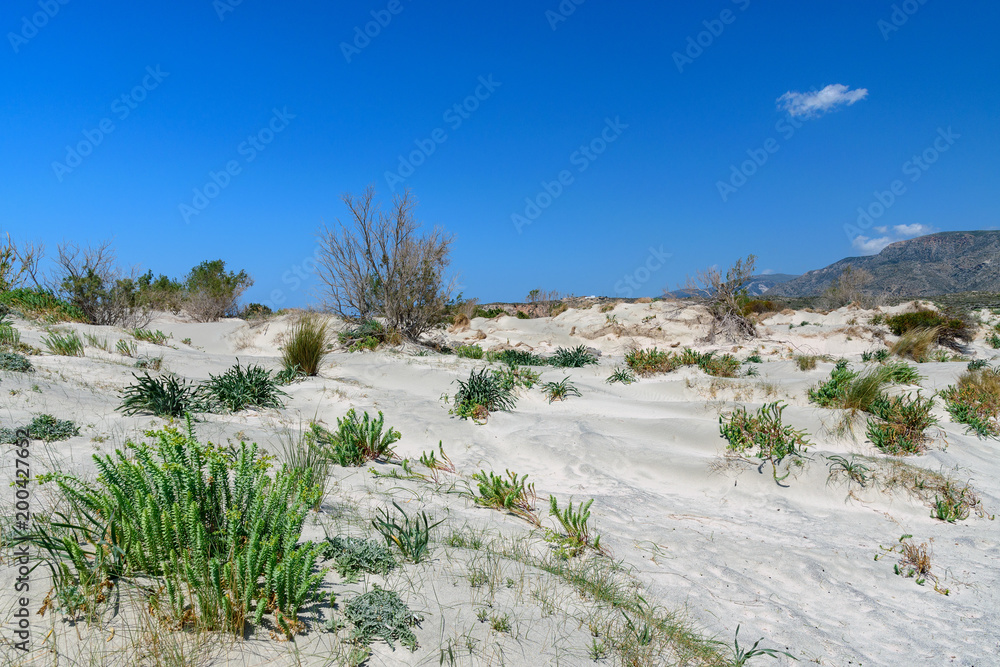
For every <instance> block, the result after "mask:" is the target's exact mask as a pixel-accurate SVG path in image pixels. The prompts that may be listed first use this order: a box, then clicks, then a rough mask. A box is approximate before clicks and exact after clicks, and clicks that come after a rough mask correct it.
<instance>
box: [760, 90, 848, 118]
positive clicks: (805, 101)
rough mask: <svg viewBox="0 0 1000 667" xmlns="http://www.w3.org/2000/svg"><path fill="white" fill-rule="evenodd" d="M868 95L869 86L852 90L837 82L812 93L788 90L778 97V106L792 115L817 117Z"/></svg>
mask: <svg viewBox="0 0 1000 667" xmlns="http://www.w3.org/2000/svg"><path fill="white" fill-rule="evenodd" d="M866 97H868V89H867V88H856V89H854V90H851V89H850V88H849V87H847V86H845V85H844V84H842V83H835V84H831V85H829V86H827V87H826V88H824V89H823V90H820V91H813V92H811V93H799V92H792V91H788V92H787V93H785V94H784V95H782V96H781V97H779V98H778V108H779V109H784V110H785V111H787V112H788V113H789V115H791V116H805V117H806V118H817V117H819V116H822V115H823V114H824V113H826V112H827V111H831V110H833V109H835V108H836V107H839V106H843V105H845V104H846V105H847V106H850V105H852V104H854V103H855V102H860V101H861V100H863V99H865V98H866Z"/></svg>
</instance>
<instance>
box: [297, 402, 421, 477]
mask: <svg viewBox="0 0 1000 667" xmlns="http://www.w3.org/2000/svg"><path fill="white" fill-rule="evenodd" d="M384 428H385V417H384V416H383V415H382V412H381V411H379V413H378V417H377V418H374V419H373V418H371V417H369V416H368V413H367V412H365V413H364V417H361V418H359V417H358V414H357V412H355V411H354V408H351V409H350V410H348V411H347V414H346V415H344V418H343V419H339V418H338V419H337V431H336V432H335V433H331V432H330V431H328V430H326V429H325V428H323V427H322V426H319V425H318V424H313V425H312V431H313V433H314V434H315V436H316V443H317V444H318V445H319V446H320V447H321V448H322V450H323V452H324V453H325V454H326V456H327V457H329V459H330V460H331V461H333V462H334V463H336V464H338V465H341V466H361V465H364V464H365V463H367V462H368V461H375V460H379V459H391V458H394V457H395V456H396V453H395V452H394V451H393V449H392V445H393V444H394V443H396V442H398V441H399V439H400V438H401V437H402V434H401V433H400V432H399V431H397V430H396V429H394V428H391V427H390V428H389V429H388V430H386V431H385V432H384V433H383V429H384Z"/></svg>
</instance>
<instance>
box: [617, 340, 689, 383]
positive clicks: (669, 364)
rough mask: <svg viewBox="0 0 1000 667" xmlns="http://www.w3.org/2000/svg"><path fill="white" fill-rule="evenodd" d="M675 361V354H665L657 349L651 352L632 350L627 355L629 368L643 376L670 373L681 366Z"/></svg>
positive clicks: (626, 361)
mask: <svg viewBox="0 0 1000 667" xmlns="http://www.w3.org/2000/svg"><path fill="white" fill-rule="evenodd" d="M675 359H676V355H675V354H674V353H673V352H664V351H661V350H658V349H657V348H655V347H654V348H652V349H651V350H632V351H631V352H629V353H628V354H626V355H625V363H626V364H627V365H628V367H629V368H630V369H632V370H633V371H635V372H636V373H638V374H639V375H642V376H650V375H656V374H657V373H669V372H670V371H672V370H674V369H676V368H677V367H678V366H679V364H678V363H677V361H676V360H675Z"/></svg>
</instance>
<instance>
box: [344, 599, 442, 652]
mask: <svg viewBox="0 0 1000 667" xmlns="http://www.w3.org/2000/svg"><path fill="white" fill-rule="evenodd" d="M344 616H346V617H347V620H349V621H350V622H351V623H352V624H354V631H353V632H352V633H351V639H352V641H355V642H357V643H359V644H361V645H363V646H367V645H368V644H370V643H371V642H372V641H374V640H376V639H381V640H383V641H384V642H385V643H386V644H388V645H389V648H391V649H393V650H395V645H394V642H399V643H400V644H402V645H403V646H405V647H406V648H408V649H410V650H411V651H416V650H417V637H416V635H414V634H413V630H411V629H410V628H411V627H413V626H414V625H417V624H418V623H420V621H421V620H423V619H421V618H420V617H419V616H417V615H415V614H414V613H413V612H412V611H410V608H409V607H407V606H406V604H405V603H404V602H403V601H402V600H401V599H400V597H399V595H398V594H397V593H395V592H393V591H386V590H382V589H381V588H378V587H377V586H376V587H375V588H373V589H372V590H370V591H368V592H367V593H365V594H363V595H359V596H358V597H356V598H353V599H351V600H349V601H348V602H347V605H346V606H345V607H344Z"/></svg>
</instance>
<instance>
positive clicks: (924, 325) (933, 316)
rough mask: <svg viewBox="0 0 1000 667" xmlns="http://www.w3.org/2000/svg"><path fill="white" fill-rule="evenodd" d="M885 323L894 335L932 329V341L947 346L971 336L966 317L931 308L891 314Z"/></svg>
mask: <svg viewBox="0 0 1000 667" xmlns="http://www.w3.org/2000/svg"><path fill="white" fill-rule="evenodd" d="M885 323H886V325H887V326H888V327H889V331H891V332H892V333H893V334H894V335H896V336H904V335H906V334H908V333H911V332H927V331H934V332H935V336H934V342H936V343H939V344H941V345H947V346H948V347H954V346H955V345H956V343H957V342H958V341H964V342H969V341H970V340H972V336H973V331H972V328H971V327H970V326H969V322H968V321H967V317H964V316H961V315H959V316H954V315H951V314H948V313H939V312H936V311H933V310H920V311H917V312H914V313H901V314H899V315H893V316H891V317H888V318H886V321H885Z"/></svg>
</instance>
